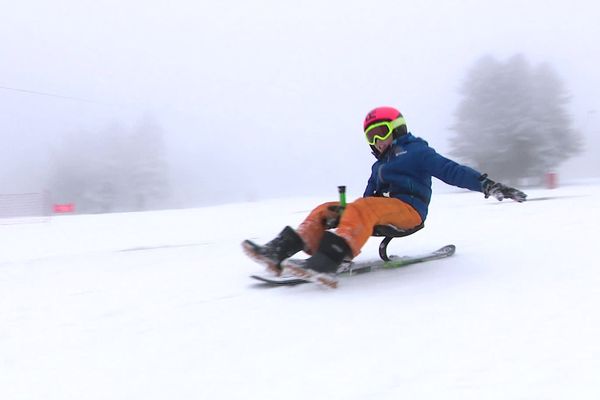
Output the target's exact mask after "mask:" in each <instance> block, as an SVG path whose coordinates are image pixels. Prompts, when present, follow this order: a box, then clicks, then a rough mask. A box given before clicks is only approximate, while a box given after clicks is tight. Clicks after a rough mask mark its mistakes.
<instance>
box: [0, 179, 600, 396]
mask: <svg viewBox="0 0 600 400" xmlns="http://www.w3.org/2000/svg"><path fill="white" fill-rule="evenodd" d="M529 195H530V198H531V201H529V202H527V203H524V204H517V203H514V202H507V201H504V202H497V201H495V200H492V199H488V200H485V199H483V197H482V195H481V194H478V193H462V192H459V193H450V194H438V195H437V196H436V195H434V199H433V202H432V205H431V210H430V216H429V219H428V221H427V223H426V228H425V229H424V230H422V231H421V232H418V233H416V234H415V235H412V236H410V237H407V238H404V239H396V240H395V241H393V242H392V244H391V245H390V251H391V252H392V253H397V254H417V253H420V252H424V251H429V250H433V249H436V248H438V247H441V246H442V245H444V244H448V243H454V244H455V245H456V246H457V253H456V255H455V256H453V257H452V258H449V259H447V260H441V261H434V262H430V263H426V264H420V265H414V266H410V267H406V268H404V269H399V270H392V271H379V272H376V273H372V274H366V275H362V276H358V277H354V278H348V279H344V280H342V281H341V282H340V288H339V289H337V290H326V289H322V288H319V287H315V286H312V285H301V286H297V287H292V288H290V287H282V288H268V289H266V288H263V287H261V286H260V285H257V284H255V283H254V282H252V281H251V280H250V279H249V278H248V275H249V274H250V273H254V272H259V271H260V267H259V266H258V265H255V264H253V263H252V262H251V261H250V260H247V259H246V258H245V257H244V255H243V254H242V252H241V251H240V247H239V243H240V242H241V241H242V240H243V239H245V238H254V239H256V240H257V241H259V242H265V241H267V240H269V239H270V238H271V237H272V236H273V235H275V234H276V233H278V232H279V230H280V229H281V228H282V227H283V226H284V225H286V224H290V225H292V226H295V225H296V224H298V223H299V222H300V221H301V220H302V218H303V217H304V216H305V215H306V213H307V212H308V211H309V210H310V209H311V208H312V206H314V205H316V204H317V203H318V202H320V201H324V200H327V199H316V198H306V199H286V200H272V201H265V202H260V203H249V204H232V205H224V206H219V207H207V208H202V209H193V210H176V211H164V212H149V213H129V214H112V215H94V216H68V217H56V218H53V219H52V220H51V221H50V222H47V223H37V224H20V225H1V224H0V246H1V247H0V398H1V399H11V400H13V399H15V400H16V399H47V400H54V399H56V400H58V399H60V400H65V399H78V400H81V399H144V400H150V399H261V400H267V399H277V400H281V399H357V400H363V399H399V398H403V399H411V400H414V399H503V400H504V399H590V400H591V399H598V398H600V340H599V338H600V316H599V312H598V305H599V304H600V290H599V289H598V288H599V287H600V271H599V268H600V262H598V261H597V260H596V256H595V253H594V250H595V249H596V246H597V242H598V231H599V229H598V226H599V222H600V211H599V208H600V206H599V204H600V186H598V185H594V184H589V185H586V186H569V187H562V188H559V189H556V190H552V191H548V190H531V191H529ZM377 245H378V241H377V240H376V239H373V240H372V241H370V242H369V243H368V244H367V246H366V247H365V248H364V250H363V253H362V254H361V255H360V256H359V257H360V258H361V259H369V258H376V257H377Z"/></svg>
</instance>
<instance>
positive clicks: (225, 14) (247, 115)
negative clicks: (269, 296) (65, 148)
mask: <svg viewBox="0 0 600 400" xmlns="http://www.w3.org/2000/svg"><path fill="white" fill-rule="evenodd" d="M2 10H3V11H2V14H3V18H2V23H1V24H0V58H1V62H0V143H1V147H0V158H1V160H2V168H0V185H1V186H0V187H1V190H0V192H2V193H14V192H24V191H41V190H44V189H45V188H46V187H45V185H46V184H47V178H48V173H49V170H50V169H51V165H50V156H49V154H50V153H51V151H52V149H56V148H60V146H61V144H63V143H64V141H65V140H68V137H69V135H73V134H81V135H90V137H91V136H93V135H96V134H98V133H99V132H103V131H106V128H107V127H108V126H111V125H112V124H119V125H121V126H125V127H128V126H135V124H137V123H138V122H139V121H140V120H143V119H144V118H147V117H148V116H151V118H152V119H153V120H155V121H157V123H158V124H160V126H161V127H162V130H163V131H164V133H165V137H164V140H165V143H166V146H167V156H168V164H169V167H170V170H169V172H170V176H171V179H172V185H171V186H172V194H173V200H172V203H171V204H170V205H173V206H190V205H196V204H198V205H199V204H209V203H219V202H227V201H234V200H259V199H262V198H268V197H280V196H288V195H297V194H323V193H328V192H331V193H332V195H335V187H336V186H337V185H339V184H345V185H347V186H348V191H349V196H351V197H354V196H358V195H361V194H362V190H363V187H364V184H365V182H366V179H367V178H368V175H369V172H370V165H371V163H372V161H373V157H372V155H371V154H370V150H369V148H368V146H367V145H366V143H365V140H364V138H363V135H362V129H361V128H362V119H363V117H364V115H365V113H366V112H367V111H369V110H370V109H372V108H373V107H376V106H379V105H391V106H395V107H397V108H399V109H400V110H401V111H402V113H403V114H404V115H405V117H406V120H407V124H408V128H409V130H410V131H411V132H412V133H413V134H415V135H416V136H420V137H423V138H425V139H426V140H428V141H429V143H430V145H432V146H433V147H434V148H436V149H437V150H438V151H439V152H441V153H445V152H447V151H448V150H449V148H450V143H449V138H450V136H451V131H450V126H451V125H452V123H453V122H454V120H453V118H454V112H455V110H456V107H457V104H458V101H459V99H460V97H459V93H458V88H459V86H460V84H461V82H462V80H463V79H464V78H465V76H466V73H467V72H468V70H469V68H470V67H471V66H472V65H473V63H474V62H475V61H476V60H477V59H479V58H480V57H482V56H484V55H487V54H489V55H492V56H494V57H497V58H499V59H506V58H508V57H510V56H512V55H514V54H517V53H521V54H524V55H525V56H526V57H527V59H528V60H529V61H530V62H532V63H536V64H537V63H542V62H547V63H550V64H551V65H552V66H553V67H554V68H555V69H556V70H557V72H558V73H559V74H560V77H561V78H562V79H563V80H564V83H565V86H566V88H567V90H568V92H569V94H570V96H571V103H570V109H569V111H570V113H571V116H572V118H573V122H574V127H575V128H576V129H579V130H580V131H581V132H582V134H583V136H584V138H585V148H586V151H585V152H584V153H583V154H582V155H580V156H579V157H578V158H576V159H573V160H570V161H569V162H567V163H566V164H565V165H563V166H562V167H561V170H560V171H559V174H560V176H561V177H564V179H571V178H576V177H590V176H599V175H600V162H599V161H598V159H597V155H598V153H599V150H600V140H599V139H598V136H599V134H600V116H599V111H600V72H598V71H600V63H599V58H600V52H599V47H598V38H600V27H599V25H598V23H597V22H598V21H599V20H600V6H598V5H597V4H596V2H592V1H570V2H568V3H565V2H557V1H547V0H544V1H537V0H536V1H529V2H526V3H523V2H521V1H504V2H501V3H498V2H492V1H453V2H441V1H419V2H415V1H398V0H394V1H392V0H390V1H377V0H375V1H369V2H365V1H354V0H344V1H341V0H339V1H338V0H335V1H325V2H324V1H313V0H309V1H303V2H301V3H299V4H298V5H294V4H292V3H290V2H281V1H275V0H273V1H267V0H262V1H242V0H225V1H219V2H212V1H211V2H206V1H202V0H200V1H178V0H174V1H169V2H163V1H154V0H149V1H148V0H145V1H141V0H140V1H138V0H135V1H134V0H125V1H123V0H119V1H116V0H105V1H102V2H95V1H85V0H57V1H55V2H46V1H41V0H40V1H32V0H21V1H19V2H12V1H11V2H9V1H7V0H3V4H2Z"/></svg>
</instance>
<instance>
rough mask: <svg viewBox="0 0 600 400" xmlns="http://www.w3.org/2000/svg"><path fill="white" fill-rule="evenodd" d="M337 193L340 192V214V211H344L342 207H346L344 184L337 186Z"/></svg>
mask: <svg viewBox="0 0 600 400" xmlns="http://www.w3.org/2000/svg"><path fill="white" fill-rule="evenodd" d="M338 193H339V194H340V207H341V208H342V210H341V211H340V214H341V212H342V211H344V208H346V186H338Z"/></svg>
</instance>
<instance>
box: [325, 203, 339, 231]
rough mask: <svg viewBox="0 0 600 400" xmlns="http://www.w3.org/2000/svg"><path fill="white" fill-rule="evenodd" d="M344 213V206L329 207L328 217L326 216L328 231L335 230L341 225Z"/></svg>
mask: <svg viewBox="0 0 600 400" xmlns="http://www.w3.org/2000/svg"><path fill="white" fill-rule="evenodd" d="M343 212H344V207H342V206H329V207H327V215H326V216H325V221H323V223H324V224H325V227H326V228H327V229H334V228H337V226H338V225H339V224H340V217H341V216H342V213H343Z"/></svg>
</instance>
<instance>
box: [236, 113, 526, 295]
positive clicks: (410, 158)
mask: <svg viewBox="0 0 600 400" xmlns="http://www.w3.org/2000/svg"><path fill="white" fill-rule="evenodd" d="M363 129H364V133H365V136H366V139H367V142H368V144H369V145H370V147H371V150H372V153H373V155H374V156H375V157H376V158H377V161H376V162H375V163H374V164H373V166H372V168H371V176H370V178H369V180H368V183H367V187H366V189H365V192H364V195H363V197H362V198H359V199H357V200H355V201H354V202H351V203H348V204H347V205H346V207H345V208H344V209H342V207H340V203H339V202H327V203H324V204H321V205H319V206H317V207H316V208H315V209H313V210H312V211H311V212H310V214H309V215H308V216H307V217H306V219H305V220H304V221H303V222H302V223H301V224H300V226H299V227H298V229H296V230H294V229H292V228H291V227H289V226H286V227H285V228H284V229H283V230H282V231H281V233H279V235H277V237H275V238H274V239H273V240H271V241H270V242H268V243H267V244H265V245H263V246H260V245H258V244H256V243H254V242H252V241H250V240H245V241H244V242H242V247H243V249H244V251H245V252H246V254H247V255H248V256H249V257H251V258H252V259H254V260H255V261H257V262H259V263H261V264H263V265H264V266H265V267H266V268H267V270H269V271H270V272H272V273H274V274H276V275H279V274H281V271H282V270H283V269H284V268H285V269H286V270H287V271H289V272H290V273H292V274H293V275H296V276H298V277H301V278H303V279H307V280H311V281H314V282H318V283H322V284H325V285H328V286H335V284H336V278H335V276H334V274H335V272H336V271H337V269H338V267H339V266H340V264H341V263H342V262H343V261H344V260H348V259H352V258H354V257H356V256H357V255H358V254H359V253H360V249H361V248H362V247H363V245H364V244H365V243H366V242H367V240H368V239H369V237H370V236H371V234H372V232H373V227H374V226H375V225H386V224H390V225H393V226H395V227H398V228H401V229H410V228H414V227H416V226H418V225H420V224H422V223H423V222H424V221H425V219H426V218H427V211H428V205H429V202H430V199H431V177H432V176H434V177H436V178H438V179H441V180H442V181H444V182H445V183H447V184H449V185H453V186H458V187H461V188H465V189H469V190H472V191H477V192H483V194H484V196H485V198H488V197H490V196H493V197H495V198H496V199H498V200H503V199H504V198H509V199H513V200H515V201H517V202H523V201H525V200H526V198H527V195H526V194H525V193H523V192H521V191H520V190H517V189H514V188H512V187H508V186H506V185H504V184H502V183H499V182H494V181H493V180H491V179H490V178H488V177H487V174H481V173H480V172H478V171H476V170H474V169H473V168H470V167H468V166H465V165H460V164H458V163H456V162H454V161H452V160H450V159H448V158H446V157H443V156H442V155H440V154H438V153H436V151H435V150H434V149H433V148H431V147H429V145H428V144H427V142H426V141H425V140H423V139H421V138H418V137H415V136H413V135H412V134H411V133H410V132H408V130H407V127H406V122H405V120H404V117H403V116H402V114H401V113H400V111H398V110H397V109H395V108H392V107H378V108H375V109H374V110H372V111H370V112H369V113H368V114H367V116H366V118H365V120H364V124H363ZM332 222H333V223H332ZM332 227H337V229H336V230H335V233H334V232H332V231H330V230H329V229H331V228H332ZM301 250H304V251H305V252H307V253H308V254H309V255H311V256H310V257H309V258H308V259H306V261H305V262H304V263H303V265H302V266H301V267H299V266H298V265H297V264H295V263H287V264H286V262H285V260H286V259H288V258H289V257H291V256H293V255H294V254H296V253H298V252H299V251H301Z"/></svg>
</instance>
